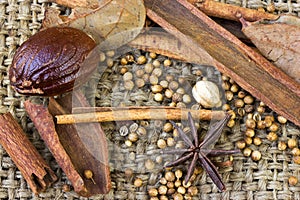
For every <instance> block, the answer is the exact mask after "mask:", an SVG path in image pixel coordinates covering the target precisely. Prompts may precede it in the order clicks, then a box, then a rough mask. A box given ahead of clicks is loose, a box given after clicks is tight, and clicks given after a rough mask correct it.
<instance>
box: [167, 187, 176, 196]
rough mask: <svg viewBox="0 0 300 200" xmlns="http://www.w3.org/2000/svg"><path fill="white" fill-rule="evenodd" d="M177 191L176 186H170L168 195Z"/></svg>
mask: <svg viewBox="0 0 300 200" xmlns="http://www.w3.org/2000/svg"><path fill="white" fill-rule="evenodd" d="M175 192H176V189H175V188H169V189H168V192H167V194H168V195H172V194H174V193H175Z"/></svg>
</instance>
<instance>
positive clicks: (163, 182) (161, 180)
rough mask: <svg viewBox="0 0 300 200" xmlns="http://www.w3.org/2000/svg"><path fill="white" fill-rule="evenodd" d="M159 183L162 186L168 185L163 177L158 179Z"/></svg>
mask: <svg viewBox="0 0 300 200" xmlns="http://www.w3.org/2000/svg"><path fill="white" fill-rule="evenodd" d="M159 182H160V183H161V184H163V185H166V184H167V183H168V181H167V179H166V178H165V177H162V178H161V179H159Z"/></svg>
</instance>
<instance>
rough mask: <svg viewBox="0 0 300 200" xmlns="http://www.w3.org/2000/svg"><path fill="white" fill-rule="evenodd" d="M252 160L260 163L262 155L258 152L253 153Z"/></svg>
mask: <svg viewBox="0 0 300 200" xmlns="http://www.w3.org/2000/svg"><path fill="white" fill-rule="evenodd" d="M251 158H252V160H254V161H259V160H260V159H261V153H260V152H259V151H257V150H254V151H252V153H251Z"/></svg>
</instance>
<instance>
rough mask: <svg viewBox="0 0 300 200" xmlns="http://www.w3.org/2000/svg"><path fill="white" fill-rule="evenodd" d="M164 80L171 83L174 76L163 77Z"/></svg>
mask: <svg viewBox="0 0 300 200" xmlns="http://www.w3.org/2000/svg"><path fill="white" fill-rule="evenodd" d="M165 79H166V81H168V82H169V83H170V82H171V81H173V80H174V76H173V75H171V74H167V75H166V77H165Z"/></svg>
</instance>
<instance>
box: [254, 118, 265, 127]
mask: <svg viewBox="0 0 300 200" xmlns="http://www.w3.org/2000/svg"><path fill="white" fill-rule="evenodd" d="M256 128H258V129H265V128H266V124H265V121H262V120H259V121H257V125H256Z"/></svg>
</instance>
